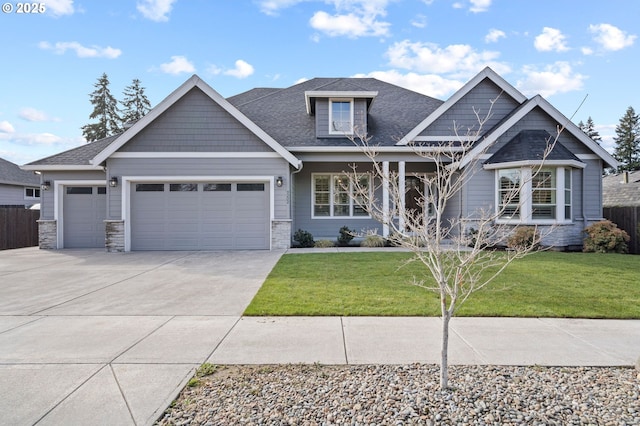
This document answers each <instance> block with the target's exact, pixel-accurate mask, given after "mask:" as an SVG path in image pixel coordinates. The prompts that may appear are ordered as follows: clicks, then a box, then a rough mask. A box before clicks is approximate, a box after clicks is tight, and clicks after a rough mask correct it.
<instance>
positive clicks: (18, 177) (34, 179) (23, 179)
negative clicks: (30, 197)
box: [0, 158, 40, 186]
mask: <svg viewBox="0 0 640 426" xmlns="http://www.w3.org/2000/svg"><path fill="white" fill-rule="evenodd" d="M0 183H1V184H5V185H19V186H39V185H40V178H39V177H38V176H36V175H35V174H33V172H28V171H25V170H22V169H20V166H18V165H17V164H14V163H12V162H11V161H7V160H5V159H4V158H0Z"/></svg>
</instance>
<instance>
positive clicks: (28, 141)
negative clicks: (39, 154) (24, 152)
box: [0, 133, 64, 145]
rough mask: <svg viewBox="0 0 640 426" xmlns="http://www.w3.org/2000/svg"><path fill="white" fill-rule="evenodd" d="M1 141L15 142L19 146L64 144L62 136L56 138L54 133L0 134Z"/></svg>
mask: <svg viewBox="0 0 640 426" xmlns="http://www.w3.org/2000/svg"><path fill="white" fill-rule="evenodd" d="M0 140H5V141H9V142H13V143H16V144H19V145H54V144H60V143H63V142H64V140H63V139H62V138H61V137H60V136H56V135H54V134H53V133H25V134H17V133H13V134H8V133H0Z"/></svg>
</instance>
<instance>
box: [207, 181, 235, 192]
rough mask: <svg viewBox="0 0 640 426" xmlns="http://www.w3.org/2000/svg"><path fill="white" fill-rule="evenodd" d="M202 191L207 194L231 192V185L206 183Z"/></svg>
mask: <svg viewBox="0 0 640 426" xmlns="http://www.w3.org/2000/svg"><path fill="white" fill-rule="evenodd" d="M202 190H203V191H207V192H230V191H231V184H230V183H205V184H204V185H203V186H202Z"/></svg>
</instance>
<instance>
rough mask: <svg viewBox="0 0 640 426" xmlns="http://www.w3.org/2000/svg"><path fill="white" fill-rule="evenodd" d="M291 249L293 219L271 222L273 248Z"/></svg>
mask: <svg viewBox="0 0 640 426" xmlns="http://www.w3.org/2000/svg"><path fill="white" fill-rule="evenodd" d="M290 247H291V219H275V220H273V221H272V222H271V248H272V249H274V250H275V249H288V248H290Z"/></svg>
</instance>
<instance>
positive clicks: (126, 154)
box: [109, 151, 281, 158]
mask: <svg viewBox="0 0 640 426" xmlns="http://www.w3.org/2000/svg"><path fill="white" fill-rule="evenodd" d="M109 158H281V155H280V154H278V153H277V152H228V151H222V152H182V151H178V152H170V151H169V152H114V153H113V154H111V156H110V157H109Z"/></svg>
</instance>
